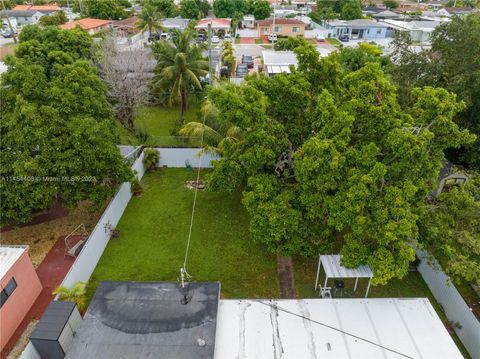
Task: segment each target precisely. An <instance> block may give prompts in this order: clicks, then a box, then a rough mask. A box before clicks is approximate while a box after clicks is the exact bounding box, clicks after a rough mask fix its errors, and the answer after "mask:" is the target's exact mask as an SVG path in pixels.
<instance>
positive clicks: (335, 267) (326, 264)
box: [320, 254, 373, 278]
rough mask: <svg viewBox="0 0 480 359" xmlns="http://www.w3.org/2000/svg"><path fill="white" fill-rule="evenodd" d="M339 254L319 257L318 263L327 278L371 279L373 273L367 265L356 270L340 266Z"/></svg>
mask: <svg viewBox="0 0 480 359" xmlns="http://www.w3.org/2000/svg"><path fill="white" fill-rule="evenodd" d="M341 260H342V256H341V255H339V254H327V255H321V256H320V261H321V262H322V267H323V269H324V271H325V274H326V275H327V277H328V278H373V271H372V269H371V268H370V267H369V266H367V265H361V266H359V267H357V268H346V267H344V266H342V265H341V264H340V261H341Z"/></svg>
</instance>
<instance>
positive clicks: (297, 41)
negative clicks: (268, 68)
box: [275, 37, 309, 51]
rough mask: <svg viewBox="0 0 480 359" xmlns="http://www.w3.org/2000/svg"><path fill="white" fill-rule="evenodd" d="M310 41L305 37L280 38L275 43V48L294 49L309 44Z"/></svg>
mask: <svg viewBox="0 0 480 359" xmlns="http://www.w3.org/2000/svg"><path fill="white" fill-rule="evenodd" d="M308 44H309V42H308V41H307V40H305V39H304V38H303V37H287V38H286V39H279V40H278V41H277V42H276V43H275V50H277V51H293V50H295V49H296V48H297V47H300V46H307V45H308Z"/></svg>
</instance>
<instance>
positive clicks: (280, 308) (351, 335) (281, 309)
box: [258, 300, 414, 359]
mask: <svg viewBox="0 0 480 359" xmlns="http://www.w3.org/2000/svg"><path fill="white" fill-rule="evenodd" d="M258 302H259V303H261V304H263V305H266V306H267V307H271V308H274V309H277V310H280V311H282V312H285V313H287V314H290V315H293V316H296V317H298V318H301V319H305V320H308V321H309V322H312V323H315V324H318V325H321V326H323V327H326V328H329V329H331V330H334V331H337V332H340V333H342V334H344V335H347V336H350V337H352V338H355V339H358V340H361V341H363V342H366V343H369V344H372V345H375V346H377V347H379V348H382V349H384V350H387V351H389V352H392V353H394V354H397V355H400V356H402V357H404V358H408V359H414V358H413V357H411V356H409V355H407V354H403V353H401V352H399V351H396V350H394V349H390V348H387V347H385V346H383V345H381V344H378V343H375V342H373V341H371V340H369V339H365V338H362V337H359V336H358V335H355V334H352V333H349V332H346V331H344V330H342V329H338V328H335V327H332V326H331V325H328V324H325V323H322V322H319V321H317V320H314V319H311V318H309V317H305V316H304V315H301V314H298V313H295V312H292V311H290V310H288V309H285V308H282V307H279V306H278V305H276V304H270V303H265V302H263V301H261V300H258Z"/></svg>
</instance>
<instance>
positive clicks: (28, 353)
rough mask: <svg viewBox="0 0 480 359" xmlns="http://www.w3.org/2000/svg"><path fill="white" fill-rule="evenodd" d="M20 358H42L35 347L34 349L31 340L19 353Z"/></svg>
mask: <svg viewBox="0 0 480 359" xmlns="http://www.w3.org/2000/svg"><path fill="white" fill-rule="evenodd" d="M20 359H42V357H41V356H40V354H38V352H37V349H35V347H34V346H33V344H32V342H30V341H29V342H28V344H27V346H26V347H25V349H24V350H23V352H22V354H21V355H20Z"/></svg>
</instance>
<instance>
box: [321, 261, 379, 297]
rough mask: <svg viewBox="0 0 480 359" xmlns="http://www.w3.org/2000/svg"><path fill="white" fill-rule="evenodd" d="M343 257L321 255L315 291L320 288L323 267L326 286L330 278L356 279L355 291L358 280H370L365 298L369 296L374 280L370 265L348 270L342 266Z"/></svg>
mask: <svg viewBox="0 0 480 359" xmlns="http://www.w3.org/2000/svg"><path fill="white" fill-rule="evenodd" d="M341 259H342V256H341V255H338V254H330V255H320V256H319V257H318V268H317V279H316V280H315V290H316V289H317V288H318V279H319V277H320V269H321V266H322V265H323V269H324V271H325V275H326V278H325V285H324V287H326V286H327V281H328V278H355V287H354V289H353V290H354V291H355V290H356V289H357V284H358V278H369V280H368V287H367V291H366V293H365V298H366V297H367V296H368V291H369V290H370V279H371V278H373V271H372V269H371V268H370V267H369V266H368V265H361V266H359V267H357V268H346V267H344V266H342V265H341V264H340V261H341Z"/></svg>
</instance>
